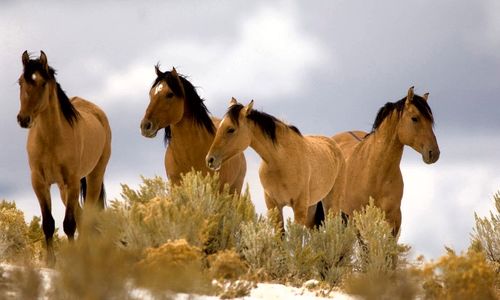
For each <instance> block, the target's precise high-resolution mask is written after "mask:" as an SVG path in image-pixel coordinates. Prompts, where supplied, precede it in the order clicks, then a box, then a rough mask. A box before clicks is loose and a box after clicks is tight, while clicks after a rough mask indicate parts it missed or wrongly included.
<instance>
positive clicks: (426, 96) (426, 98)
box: [422, 93, 429, 101]
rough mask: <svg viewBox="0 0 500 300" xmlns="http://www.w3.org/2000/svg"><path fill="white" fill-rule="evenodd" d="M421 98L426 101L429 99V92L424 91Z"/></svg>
mask: <svg viewBox="0 0 500 300" xmlns="http://www.w3.org/2000/svg"><path fill="white" fill-rule="evenodd" d="M422 98H424V100H425V101H428V100H429V93H425V94H424V96H423V97H422Z"/></svg>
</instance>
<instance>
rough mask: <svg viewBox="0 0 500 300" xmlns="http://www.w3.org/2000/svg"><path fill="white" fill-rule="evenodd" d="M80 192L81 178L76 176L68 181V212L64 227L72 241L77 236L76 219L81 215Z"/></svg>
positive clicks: (65, 216)
mask: <svg viewBox="0 0 500 300" xmlns="http://www.w3.org/2000/svg"><path fill="white" fill-rule="evenodd" d="M79 194H80V180H79V179H78V178H75V179H73V180H70V181H68V182H67V183H66V201H64V200H63V202H65V203H66V212H65V215H64V221H63V228H64V233H66V236H67V237H68V240H70V241H72V240H73V239H74V237H75V231H76V221H77V218H78V217H79V216H78V214H79V208H80V206H79V204H78V196H79Z"/></svg>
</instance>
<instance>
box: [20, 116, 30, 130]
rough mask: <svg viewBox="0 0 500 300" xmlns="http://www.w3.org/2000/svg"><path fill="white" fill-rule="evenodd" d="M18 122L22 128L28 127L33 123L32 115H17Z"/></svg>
mask: <svg viewBox="0 0 500 300" xmlns="http://www.w3.org/2000/svg"><path fill="white" fill-rule="evenodd" d="M17 123H18V124H19V126H21V127H22V128H28V126H29V125H30V124H31V117H30V116H27V117H23V116H21V115H17Z"/></svg>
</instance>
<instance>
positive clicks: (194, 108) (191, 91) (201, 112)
mask: <svg viewBox="0 0 500 300" xmlns="http://www.w3.org/2000/svg"><path fill="white" fill-rule="evenodd" d="M178 76H179V78H180V80H181V83H182V86H181V85H180V84H179V82H178V81H177V80H176V78H175V76H174V75H173V74H172V72H170V71H167V72H164V73H162V74H161V75H160V76H158V77H157V78H156V80H155V81H154V83H153V85H152V87H154V86H156V85H157V84H158V83H160V81H165V82H166V83H167V84H168V86H169V88H170V89H171V90H172V92H173V93H174V95H175V96H177V97H183V96H184V99H185V101H186V105H187V109H188V110H189V112H190V113H192V114H193V117H194V120H195V122H196V124H198V125H199V126H201V127H204V128H205V129H206V130H207V131H208V132H209V133H210V134H215V126H214V123H213V122H212V119H211V118H210V112H209V111H208V109H207V107H206V106H205V103H203V101H204V100H203V99H202V98H201V97H200V96H199V95H198V93H197V92H196V88H195V87H194V86H193V85H192V84H191V82H189V81H188V80H187V79H186V78H185V77H184V76H183V75H180V74H179V75H178ZM182 88H184V94H183V93H182ZM171 139H172V129H171V128H170V126H167V127H165V144H168V143H169V142H170V140H171Z"/></svg>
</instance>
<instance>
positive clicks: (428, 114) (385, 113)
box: [372, 95, 434, 132]
mask: <svg viewBox="0 0 500 300" xmlns="http://www.w3.org/2000/svg"><path fill="white" fill-rule="evenodd" d="M405 103H406V97H404V98H403V99H401V100H399V101H397V102H387V103H386V104H385V105H384V106H382V107H381V108H380V109H379V111H378V113H377V116H376V117H375V122H374V123H373V127H372V132H374V131H375V130H376V129H377V128H379V127H380V125H382V122H384V120H385V119H387V117H389V116H390V115H391V114H392V113H394V112H396V113H397V114H398V118H400V117H401V115H402V114H403V111H404V109H405ZM411 103H412V105H413V106H415V107H416V108H417V110H418V111H419V112H420V113H421V114H422V116H423V117H424V118H425V119H427V120H429V121H430V122H431V123H432V124H434V117H433V115H432V110H431V107H430V106H429V104H428V103H427V101H426V100H425V99H424V98H423V97H421V96H419V95H414V96H413V100H412V102H411Z"/></svg>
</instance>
